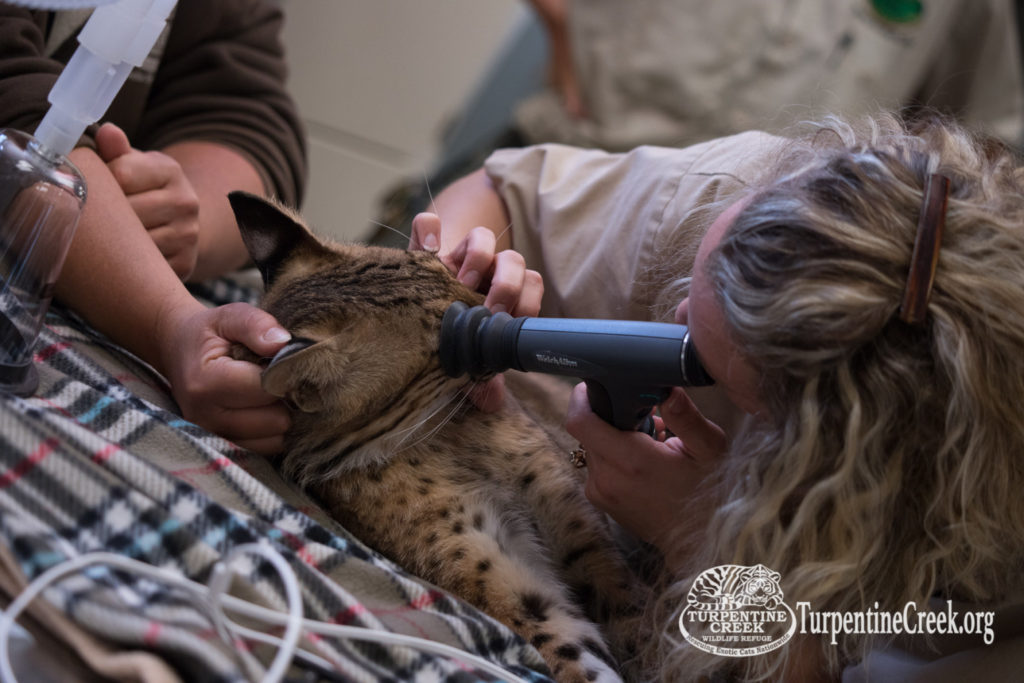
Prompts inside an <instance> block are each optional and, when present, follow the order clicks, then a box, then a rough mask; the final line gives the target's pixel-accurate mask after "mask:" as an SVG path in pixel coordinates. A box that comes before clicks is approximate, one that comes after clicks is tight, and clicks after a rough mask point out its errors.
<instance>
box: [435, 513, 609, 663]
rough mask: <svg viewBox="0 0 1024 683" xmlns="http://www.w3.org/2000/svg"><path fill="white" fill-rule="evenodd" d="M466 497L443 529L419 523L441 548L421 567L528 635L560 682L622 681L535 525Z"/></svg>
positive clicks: (527, 637)
mask: <svg viewBox="0 0 1024 683" xmlns="http://www.w3.org/2000/svg"><path fill="white" fill-rule="evenodd" d="M463 503H464V504H463ZM463 503H460V504H459V505H458V506H456V507H453V508H450V510H451V512H450V514H448V515H445V516H443V517H442V516H441V515H438V519H439V520H440V519H443V522H442V523H440V524H438V525H436V528H430V527H431V526H432V525H429V524H421V525H420V527H419V529H418V530H417V531H418V533H423V534H426V535H427V538H428V539H429V540H430V541H432V542H433V544H434V548H435V550H434V553H433V555H434V557H433V561H432V562H430V563H429V565H423V566H420V567H418V568H417V572H418V573H421V575H423V576H424V578H426V579H428V580H430V581H433V582H434V583H436V584H437V585H439V586H441V587H442V588H444V589H446V590H448V591H450V592H452V593H454V594H456V595H458V596H460V597H462V598H463V599H464V600H466V601H467V602H469V603H471V604H472V605H474V606H475V607H477V608H479V609H481V610H482V611H484V612H486V613H488V614H489V615H491V616H492V617H494V618H495V619H497V620H498V621H501V622H502V623H504V624H505V625H506V626H508V627H509V628H511V629H512V630H513V631H515V632H516V633H518V634H519V635H520V636H522V637H523V638H524V639H525V640H526V641H527V642H529V643H530V644H532V645H533V646H534V647H536V648H537V650H538V651H539V652H540V654H541V656H542V657H543V658H544V660H545V661H546V662H547V664H548V666H549V667H550V668H551V671H552V673H553V675H554V677H555V678H556V680H558V681H560V682H561V683H570V682H571V683H585V682H589V681H602V682H603V681H608V682H618V681H621V678H620V677H619V674H618V673H617V672H616V666H615V662H614V659H613V658H612V656H611V654H610V653H609V650H608V648H607V646H606V645H605V643H604V639H603V637H602V635H601V633H600V631H599V629H598V628H597V626H596V625H595V624H594V623H592V622H591V621H590V620H588V619H587V618H586V617H585V616H584V615H583V612H582V610H581V609H580V608H579V607H578V606H577V605H575V604H574V603H573V602H572V600H571V599H570V597H569V595H568V591H567V589H566V587H565V585H564V584H563V583H562V582H561V581H560V580H559V578H558V577H556V576H555V575H554V573H553V572H552V571H551V569H550V567H549V559H548V556H547V552H546V549H545V548H544V546H543V545H542V544H540V543H539V542H538V540H537V538H536V536H535V534H534V531H533V529H532V525H531V524H529V523H528V522H526V521H525V520H521V519H515V518H512V516H510V515H509V512H508V511H507V510H505V511H498V510H495V509H494V508H493V506H491V505H489V504H487V503H479V504H474V503H473V502H472V501H463Z"/></svg>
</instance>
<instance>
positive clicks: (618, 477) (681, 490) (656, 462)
mask: <svg viewBox="0 0 1024 683" xmlns="http://www.w3.org/2000/svg"><path fill="white" fill-rule="evenodd" d="M660 412H661V417H660V418H655V424H656V427H657V429H658V432H659V434H660V435H661V438H660V439H652V438H651V437H650V436H648V435H647V434H644V433H641V432H624V431H620V430H618V429H616V428H615V427H613V426H611V425H610V424H608V423H607V422H605V421H604V420H602V419H601V418H600V417H598V416H597V415H596V414H595V413H594V412H593V411H592V410H591V409H590V404H589V402H588V401H587V391H586V385H584V384H579V385H577V386H576V388H575V389H574V390H573V394H572V399H571V401H570V403H569V412H568V416H567V418H566V428H567V430H568V431H569V433H570V434H572V435H573V436H574V437H575V438H576V439H577V440H578V441H579V442H580V445H581V446H583V447H584V448H585V449H586V451H587V483H586V494H587V498H589V499H590V502H591V503H593V504H594V506H595V507H597V508H598V509H600V510H603V511H604V512H607V513H608V514H609V515H611V516H612V517H613V518H614V519H615V520H616V521H617V522H618V523H619V524H621V525H622V526H623V527H624V528H625V529H626V530H628V531H630V532H632V533H633V534H635V535H636V536H637V537H638V538H640V539H643V540H645V541H647V542H649V543H652V544H654V545H655V546H657V547H658V548H659V549H660V550H661V551H662V552H663V553H664V554H665V556H666V558H670V559H671V558H673V557H674V556H675V555H676V554H677V553H678V552H679V551H680V549H679V548H672V547H666V545H667V543H668V542H673V540H674V539H677V538H678V534H677V533H674V532H676V531H678V530H679V528H681V527H683V526H686V527H689V526H690V525H691V524H692V522H693V521H694V520H692V519H689V518H688V512H687V505H686V502H687V499H688V498H690V497H691V496H692V495H694V494H695V493H696V492H697V491H698V490H699V488H700V486H701V484H702V482H704V480H705V479H706V478H707V476H708V474H709V473H711V472H712V471H713V469H714V468H715V467H716V465H718V463H719V462H720V460H721V458H722V456H723V455H724V453H725V450H726V439H725V434H724V433H723V432H722V430H721V429H720V428H719V427H718V426H717V425H715V424H714V423H712V422H710V421H708V420H707V419H706V418H705V417H704V416H703V415H701V414H700V412H699V411H698V410H697V408H696V406H694V405H693V402H692V401H691V400H690V397H689V396H687V395H686V392H685V391H683V390H682V389H681V388H679V387H675V388H673V389H672V393H671V394H670V395H669V397H668V400H666V401H665V403H663V404H662V405H661V409H660ZM665 429H668V430H669V431H670V432H671V433H672V434H673V436H669V437H668V438H665V431H664V430H665Z"/></svg>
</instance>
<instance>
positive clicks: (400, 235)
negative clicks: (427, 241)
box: [369, 218, 409, 240]
mask: <svg viewBox="0 0 1024 683" xmlns="http://www.w3.org/2000/svg"><path fill="white" fill-rule="evenodd" d="M369 221H370V222H371V223H373V224H374V225H376V226H377V227H379V228H384V229H385V230H390V231H391V232H393V233H395V234H396V235H398V236H399V237H401V238H402V239H403V240H407V239H409V236H408V235H406V234H405V233H404V232H402V231H401V230H399V229H398V228H392V227H391V226H390V225H385V224H383V223H381V222H380V221H375V220H373V219H372V218H371V219H369Z"/></svg>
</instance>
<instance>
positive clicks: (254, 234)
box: [228, 192, 323, 286]
mask: <svg viewBox="0 0 1024 683" xmlns="http://www.w3.org/2000/svg"><path fill="white" fill-rule="evenodd" d="M228 201H229V202H231V209H232V210H233V211H234V212H235V220H236V221H237V222H238V229H239V231H240V232H241V233H242V241H243V242H244V243H245V247H246V249H248V250H249V255H250V256H252V260H253V261H255V262H256V266H257V267H258V268H259V269H260V274H262V275H263V284H264V285H267V286H269V285H270V284H271V283H272V282H273V281H274V278H275V277H276V276H277V274H278V273H279V272H280V270H281V266H282V265H283V264H284V262H285V261H287V259H288V257H289V256H290V255H291V254H293V253H295V252H296V250H300V249H302V248H307V249H312V250H321V249H322V248H323V247H322V246H321V245H320V242H319V241H317V239H316V237H314V236H313V235H312V234H311V233H310V232H309V230H308V229H307V228H306V226H305V225H303V224H302V222H301V221H299V220H298V219H297V218H296V217H295V216H294V215H292V214H291V213H290V212H288V211H287V210H285V209H283V208H282V207H280V206H279V205H277V204H275V203H274V202H271V201H268V200H266V199H264V198H263V197H259V196H257V195H254V194H249V193H248V192H230V193H228Z"/></svg>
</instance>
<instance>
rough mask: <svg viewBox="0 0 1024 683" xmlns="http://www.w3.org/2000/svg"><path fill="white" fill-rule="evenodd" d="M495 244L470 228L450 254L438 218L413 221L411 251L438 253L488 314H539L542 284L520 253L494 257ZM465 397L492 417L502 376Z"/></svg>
mask: <svg viewBox="0 0 1024 683" xmlns="http://www.w3.org/2000/svg"><path fill="white" fill-rule="evenodd" d="M496 243H497V240H496V238H495V235H494V233H493V232H492V231H491V230H489V229H487V228H484V227H478V228H473V229H472V230H470V231H469V233H467V234H466V236H465V237H463V238H462V240H461V241H459V242H458V243H457V244H456V245H455V247H454V248H453V249H451V250H450V251H443V250H441V248H440V245H441V219H440V218H439V217H438V216H437V214H433V213H420V214H417V215H416V217H415V218H413V220H412V238H411V240H410V243H409V248H410V249H425V250H427V251H436V252H437V255H438V258H440V259H441V262H442V263H444V264H445V265H446V266H448V269H449V270H450V271H451V272H452V273H454V274H455V276H456V277H457V278H458V280H459V282H461V283H462V284H464V285H466V286H467V287H470V288H472V289H475V290H477V291H480V292H486V293H487V298H486V299H485V300H484V305H485V306H487V308H489V309H490V310H491V311H493V312H495V313H497V312H498V311H505V312H507V313H508V314H509V315H513V316H534V315H537V314H538V313H539V312H540V302H541V298H542V297H543V295H544V281H543V279H542V278H541V276H540V273H538V272H537V271H535V270H529V269H528V268H527V267H526V261H525V260H524V259H523V256H522V254H520V253H519V252H517V251H513V250H511V249H506V250H504V251H501V252H498V253H495V245H496ZM469 399H470V400H471V401H472V402H473V404H474V405H475V406H476V407H477V408H479V409H480V410H482V411H484V412H486V413H493V412H495V411H497V410H499V409H500V408H501V406H502V405H504V403H505V378H504V377H502V376H501V375H496V376H495V377H493V378H491V379H490V380H488V381H487V382H484V383H483V384H479V385H477V386H475V387H474V388H473V389H472V390H471V391H470V392H469Z"/></svg>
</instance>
